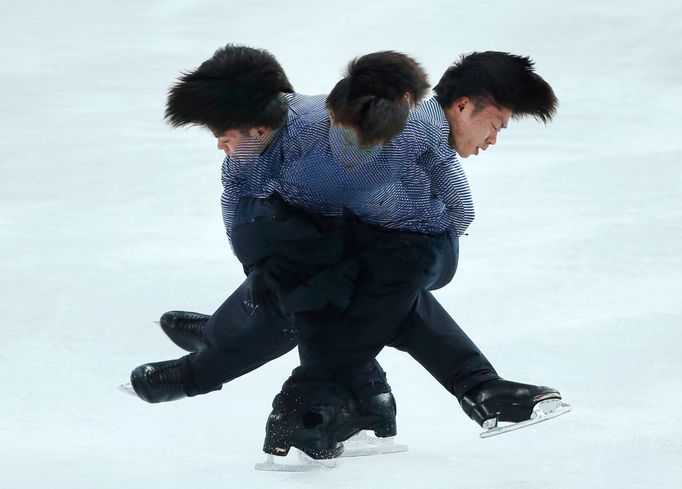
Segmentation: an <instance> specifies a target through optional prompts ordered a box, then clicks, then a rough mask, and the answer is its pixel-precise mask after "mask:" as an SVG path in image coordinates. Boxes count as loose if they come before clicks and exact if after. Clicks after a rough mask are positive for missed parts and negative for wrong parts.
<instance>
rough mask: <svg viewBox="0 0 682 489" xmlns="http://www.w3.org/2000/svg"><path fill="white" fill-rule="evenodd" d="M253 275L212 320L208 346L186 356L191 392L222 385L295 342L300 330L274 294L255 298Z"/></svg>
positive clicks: (186, 377)
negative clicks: (281, 307)
mask: <svg viewBox="0 0 682 489" xmlns="http://www.w3.org/2000/svg"><path fill="white" fill-rule="evenodd" d="M253 281H254V276H253V275H249V277H247V279H246V280H245V281H244V283H242V285H241V286H240V287H239V288H238V289H237V290H236V291H235V292H234V293H233V294H232V295H231V296H230V297H229V298H228V299H227V300H226V301H225V302H224V303H223V304H222V305H221V306H220V307H219V308H218V310H217V311H216V312H215V313H214V314H213V315H212V316H211V319H210V320H209V322H208V324H207V332H206V339H207V346H206V347H205V348H203V349H201V350H199V351H198V352H196V353H191V354H189V355H187V356H186V357H184V359H183V379H184V383H185V390H186V392H187V394H188V395H190V396H192V395H196V394H204V393H207V392H211V391H214V390H218V389H220V388H221V387H222V384H223V383H226V382H229V381H231V380H233V379H235V378H237V377H239V376H241V375H244V374H246V373H248V372H250V371H252V370H255V369H256V368H258V367H260V366H261V365H264V364H265V363H267V362H269V361H270V360H273V359H275V358H278V357H280V356H282V355H284V354H285V353H287V352H289V351H290V350H292V349H293V348H294V347H295V346H296V331H295V329H294V328H293V325H292V324H291V323H289V322H288V321H287V320H286V319H285V318H284V317H283V316H282V314H281V312H280V311H279V308H278V307H277V303H276V300H275V298H274V296H273V295H272V294H269V293H267V292H262V293H261V294H259V297H258V301H255V300H254V299H253V294H252V286H253V283H252V282H253Z"/></svg>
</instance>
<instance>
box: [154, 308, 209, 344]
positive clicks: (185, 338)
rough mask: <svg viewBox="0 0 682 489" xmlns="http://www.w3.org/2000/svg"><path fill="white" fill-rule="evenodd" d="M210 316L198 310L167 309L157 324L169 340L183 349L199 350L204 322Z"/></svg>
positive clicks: (202, 342) (202, 341) (204, 328)
mask: <svg viewBox="0 0 682 489" xmlns="http://www.w3.org/2000/svg"><path fill="white" fill-rule="evenodd" d="M210 318H211V316H209V315H207V314H201V313H198V312H189V311H168V312H166V313H164V314H163V316H161V319H160V320H159V324H160V325H161V329H162V330H163V332H164V333H166V336H168V338H170V340H171V341H172V342H173V343H175V344H176V345H177V346H179V347H180V348H182V349H183V350H185V351H189V352H195V351H199V350H200V349H201V348H202V347H203V346H204V345H205V340H204V333H205V331H206V324H207V323H208V320H209V319H210Z"/></svg>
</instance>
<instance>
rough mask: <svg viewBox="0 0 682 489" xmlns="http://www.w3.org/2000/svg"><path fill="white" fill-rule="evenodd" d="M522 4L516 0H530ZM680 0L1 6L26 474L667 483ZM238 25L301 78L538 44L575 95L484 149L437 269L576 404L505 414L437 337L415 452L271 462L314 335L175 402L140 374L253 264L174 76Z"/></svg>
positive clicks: (526, 366)
mask: <svg viewBox="0 0 682 489" xmlns="http://www.w3.org/2000/svg"><path fill="white" fill-rule="evenodd" d="M512 5H513V7H512ZM679 5H680V4H679V2H674V1H668V2H663V1H657V0H651V1H647V2H636V1H630V2H627V1H608V2H607V1H604V2H592V1H578V0H573V1H570V2H568V1H553V2H541V1H538V0H532V1H524V2H508V1H488V2H455V1H430V0H425V1H423V2H411V3H408V2H405V1H389V0H386V1H367V0H362V1H346V2H336V3H332V2H323V1H288V2H285V1H270V0H267V1H266V0H251V1H249V2H246V1H244V2H240V3H236V2H230V1H220V2H219V1H198V0H197V1H189V0H187V1H181V0H167V1H144V2H140V1H129V0H126V1H123V0H121V1H112V2H93V1H61V2H54V1H47V0H43V1H35V2H10V1H8V0H3V1H2V5H1V6H0V10H1V11H2V14H1V15H0V73H1V75H0V115H1V117H0V142H1V143H0V144H1V145H2V147H1V151H0V171H1V175H0V177H1V178H0V198H1V204H2V205H1V211H0V257H1V258H0V272H1V274H0V280H1V281H0V308H1V315H0V331H1V333H2V335H1V336H0V338H1V342H0V345H1V346H0V373H1V377H0V392H2V394H1V396H2V399H1V400H0V486H1V487H3V488H33V487H36V488H48V487H49V488H70V489H74V488H116V489H120V488H123V487H128V488H138V487H139V488H142V487H145V488H150V489H151V488H163V489H167V488H176V487H177V488H184V487H201V488H214V487H223V488H224V487H244V488H263V487H277V488H280V489H283V488H294V487H296V488H299V487H301V488H313V487H332V488H336V487H338V488H344V489H346V488H355V487H370V488H372V489H375V488H376V489H378V488H392V489H393V488H397V487H426V488H456V487H463V488H467V489H469V488H479V487H482V488H486V489H492V488H543V489H544V488H604V487H612V488H640V487H646V488H652V489H653V488H656V489H665V488H673V487H680V486H679V485H678V484H680V482H682V469H681V468H680V460H682V441H681V435H682V428H680V417H679V412H680V409H681V404H682V394H681V389H682V385H681V382H680V369H681V367H682V360H681V358H682V356H681V355H680V348H681V347H682V333H680V327H681V326H682V305H681V301H680V299H681V294H680V290H682V287H681V286H682V271H681V267H680V262H681V259H680V253H681V252H682V246H681V245H680V242H681V241H682V199H681V197H680V191H681V190H682V185H681V184H682V178H681V175H682V172H681V171H680V159H681V156H682V141H681V138H680V117H681V113H682V92H681V91H680V87H681V85H682V83H681V82H682V69H681V68H680V66H681V61H682V56H681V51H682V48H681V43H680V38H681V37H682V28H681V24H682V22H681V21H680V19H682V9H681V8H680V6H679ZM227 42H237V43H242V44H247V45H252V46H256V47H262V48H266V49H269V50H270V51H271V52H273V53H274V54H275V55H276V56H277V57H278V59H279V60H280V62H281V63H282V65H283V66H284V67H285V69H286V70H287V72H288V74H289V77H290V79H291V81H292V83H293V84H294V86H295V88H296V89H297V90H298V91H299V92H301V93H307V94H315V93H325V92H327V91H328V90H329V89H330V88H331V87H332V86H333V84H334V83H335V82H336V81H337V80H338V78H339V77H340V75H341V73H342V71H343V67H344V65H345V63H346V62H347V61H348V60H350V59H351V58H352V57H354V56H357V55H361V54H365V53H368V52H371V51H375V50H380V49H394V50H400V51H404V52H406V53H408V54H410V55H412V56H415V57H416V58H417V59H419V60H420V61H421V62H422V63H423V64H424V66H425V67H426V68H427V70H428V72H429V73H430V76H431V82H432V83H434V84H435V82H437V80H438V79H439V77H440V75H441V74H442V72H443V71H444V70H445V68H446V67H447V66H448V65H449V63H451V62H452V61H453V60H454V59H455V58H457V57H458V56H459V54H461V53H464V52H470V51H474V50H479V51H480V50H488V49H494V50H503V51H510V52H514V53H518V54H524V55H530V56H531V57H532V58H533V59H535V61H536V65H537V70H538V72H539V73H540V74H541V75H542V76H543V77H545V78H546V79H547V80H548V81H549V82H550V83H551V84H552V85H553V87H554V88H555V91H556V93H557V95H558V97H559V100H560V103H561V105H560V109H559V112H558V115H557V117H556V120H555V121H554V122H553V123H551V124H549V125H548V126H546V127H545V126H543V125H542V124H539V123H536V122H534V121H522V122H518V123H512V124H510V127H509V129H507V130H505V131H503V132H502V134H501V136H500V138H499V140H498V144H497V146H495V147H492V148H490V149H489V150H488V151H487V152H486V153H482V154H481V155H480V156H478V157H472V158H469V159H467V160H465V162H464V164H465V169H466V171H467V174H468V176H469V178H470V183H471V187H472V192H473V195H474V200H475V204H476V211H477V218H476V221H475V222H474V224H473V225H472V227H471V228H470V236H468V237H466V238H464V239H462V242H461V248H462V250H461V261H460V269H459V271H458V274H457V276H456V278H455V280H454V282H453V283H452V284H451V285H450V286H448V287H447V288H445V289H444V290H443V291H441V292H439V293H438V297H439V298H440V300H441V301H442V302H443V304H444V305H445V306H446V307H447V309H448V311H449V312H450V313H451V315H452V316H453V317H454V318H455V319H456V320H457V321H458V323H459V324H460V325H461V326H462V327H463V328H464V329H465V330H466V331H467V332H468V333H469V334H470V336H471V337H472V338H473V339H474V340H475V341H476V342H477V344H478V345H479V346H480V347H481V349H482V350H483V351H484V352H485V353H486V355H487V356H488V357H489V358H490V360H491V361H492V362H493V363H494V365H495V366H496V368H497V369H498V371H499V372H500V374H501V375H503V376H505V377H507V378H510V379H513V380H518V381H524V382H532V383H539V384H547V385H551V386H555V387H557V388H559V389H560V390H561V392H562V394H563V395H564V398H565V400H566V401H568V402H570V403H571V404H572V405H573V408H574V411H573V412H572V413H570V414H569V415H567V416H564V417H562V418H559V419H556V420H553V421H549V422H547V423H544V424H542V425H539V426H537V427H533V428H530V429H527V430H522V431H519V432H516V433H514V434H509V435H505V436H502V437H497V438H493V439H489V440H481V439H479V438H478V432H479V431H480V428H479V427H478V426H477V425H475V424H474V423H473V422H472V421H470V420H469V419H468V418H467V417H466V416H464V415H463V413H462V412H461V410H460V408H459V407H458V405H457V403H456V400H455V399H454V398H452V397H451V396H450V395H449V394H448V393H447V392H446V391H445V390H444V389H443V388H442V387H441V386H440V385H439V384H437V383H436V382H435V381H434V380H433V379H432V378H431V377H430V376H429V375H428V374H427V373H426V372H425V371H424V370H423V369H422V368H421V367H420V366H419V365H418V364H416V363H415V362H414V361H413V360H412V359H411V358H410V357H408V356H407V355H405V354H402V353H400V352H397V351H394V350H386V351H384V352H383V353H382V354H381V355H380V357H379V359H380V360H381V362H382V364H383V365H384V367H385V369H386V370H387V371H388V374H389V380H390V383H391V385H392V386H393V388H394V392H395V395H396V398H397V400H398V405H399V409H398V422H399V440H400V441H402V442H405V443H408V444H409V446H410V451H409V452H407V453H403V454H396V455H387V456H383V457H371V458H364V459H355V460H344V461H343V463H342V465H341V466H340V467H338V468H337V469H335V470H333V471H329V472H318V473H312V474H277V473H263V472H256V471H254V470H253V468H252V467H253V464H254V463H255V462H259V461H261V459H262V454H261V453H260V449H261V444H262V440H263V434H264V425H265V420H266V417H267V414H268V412H269V411H270V402H271V400H272V397H273V396H274V395H275V394H276V393H277V392H278V390H279V387H280V386H281V384H282V382H283V381H284V380H285V379H286V377H287V376H288V374H289V372H290V370H291V369H292V368H294V367H295V366H296V364H297V361H296V356H295V354H289V355H287V356H285V357H283V358H282V359H279V360H277V361H274V362H272V363H270V364H269V365H267V366H265V367H263V368H261V369H260V370H258V371H256V372H254V373H252V374H250V375H248V376H245V377H243V378H241V379H238V380H237V381H235V382H232V383H230V384H227V385H226V386H225V387H224V388H223V390H222V391H220V392H217V393H213V394H210V395H207V396H203V397H197V398H194V399H190V400H183V401H179V402H175V403H168V404H164V405H149V404H146V403H143V402H141V401H139V400H137V399H135V398H133V397H130V396H124V395H122V394H121V393H120V392H119V391H117V390H116V386H117V385H118V384H119V383H121V382H123V381H125V380H126V378H127V376H128V374H129V372H130V370H132V369H133V368H134V367H135V366H137V365H139V364H141V363H145V362H149V361H158V360H165V359H170V358H175V357H179V356H180V355H182V354H183V352H181V351H180V350H178V349H177V348H175V347H174V346H173V345H172V344H171V343H170V342H169V341H167V340H166V339H165V338H164V337H163V335H162V333H161V331H160V329H159V328H158V326H157V325H155V324H154V323H153V321H154V320H156V319H158V317H159V316H160V314H161V313H163V312H164V311H166V310H169V309H189V310H197V311H202V312H212V311H213V310H214V309H215V308H216V307H217V306H218V305H219V304H220V303H221V302H222V300H223V299H224V298H225V297H227V295H228V294H229V293H230V292H231V291H232V290H233V289H234V288H235V287H236V286H237V285H238V284H239V283H240V282H241V280H242V273H241V268H240V266H239V265H238V263H237V261H236V259H235V258H234V257H232V256H231V253H230V250H229V247H228V243H227V240H226V238H225V236H224V230H223V228H222V222H221V216H220V208H219V194H220V190H221V188H220V181H219V172H220V163H221V161H222V157H221V154H220V153H219V152H218V151H217V150H216V149H215V147H214V144H215V142H214V140H212V138H211V137H210V135H209V134H208V133H207V132H204V131H201V130H198V129H188V130H171V129H170V128H168V127H167V126H166V125H165V124H164V123H163V120H162V117H163V106H164V101H165V95H166V91H167V89H168V87H169V86H170V84H171V83H172V82H173V80H174V78H175V77H176V76H177V75H178V74H179V73H180V71H181V70H183V69H191V68H194V67H196V66H197V65H198V64H199V63H200V62H202V61H203V60H204V59H206V58H208V57H210V56H211V54H212V53H213V51H214V50H215V49H216V48H218V47H219V46H221V45H224V44H225V43H227Z"/></svg>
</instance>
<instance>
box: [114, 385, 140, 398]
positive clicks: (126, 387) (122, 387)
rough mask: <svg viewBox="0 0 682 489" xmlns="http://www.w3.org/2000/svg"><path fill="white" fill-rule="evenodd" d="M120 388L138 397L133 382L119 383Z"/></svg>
mask: <svg viewBox="0 0 682 489" xmlns="http://www.w3.org/2000/svg"><path fill="white" fill-rule="evenodd" d="M118 390H120V391H121V392H124V393H126V394H129V395H131V396H135V397H137V394H135V389H133V384H131V383H130V382H126V383H125V384H121V385H119V386H118Z"/></svg>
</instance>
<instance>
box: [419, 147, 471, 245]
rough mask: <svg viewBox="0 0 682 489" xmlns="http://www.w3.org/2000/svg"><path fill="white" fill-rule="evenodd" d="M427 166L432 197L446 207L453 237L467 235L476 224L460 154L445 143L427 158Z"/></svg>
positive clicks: (430, 152)
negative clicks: (435, 197)
mask: <svg viewBox="0 0 682 489" xmlns="http://www.w3.org/2000/svg"><path fill="white" fill-rule="evenodd" d="M423 164H424V168H425V170H426V172H427V173H428V175H429V178H430V180H431V191H432V193H433V194H434V195H435V196H437V197H438V198H439V199H440V200H441V201H442V202H443V204H444V205H445V209H446V213H447V214H448V215H449V218H450V221H451V225H450V231H451V233H452V235H453V237H454V236H461V235H463V234H464V232H465V231H466V230H467V228H468V227H469V225H470V224H471V222H472V221H473V220H474V203H473V200H472V199H471V190H470V189H469V182H468V180H467V177H466V175H465V174H464V170H463V169H462V165H461V164H460V162H459V159H458V158H457V154H456V153H455V152H454V151H453V150H452V149H451V148H450V147H449V146H448V145H447V143H446V142H443V143H442V144H439V145H438V146H436V147H434V148H432V149H430V150H429V151H428V152H427V153H426V154H425V155H424V157H423Z"/></svg>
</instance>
